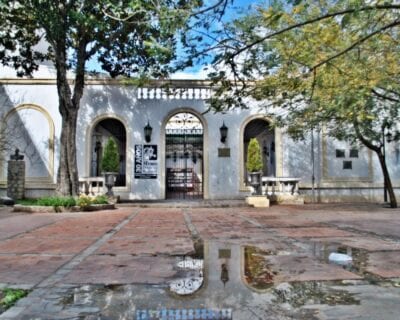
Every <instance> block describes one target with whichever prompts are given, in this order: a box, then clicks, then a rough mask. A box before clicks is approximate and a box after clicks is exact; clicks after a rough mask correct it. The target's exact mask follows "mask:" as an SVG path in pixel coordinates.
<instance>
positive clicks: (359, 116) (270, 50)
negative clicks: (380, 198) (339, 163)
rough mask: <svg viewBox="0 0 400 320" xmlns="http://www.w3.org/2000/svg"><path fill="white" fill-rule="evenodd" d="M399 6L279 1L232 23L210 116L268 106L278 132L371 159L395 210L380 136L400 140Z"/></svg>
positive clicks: (219, 61) (216, 76)
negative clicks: (334, 143)
mask: <svg viewBox="0 0 400 320" xmlns="http://www.w3.org/2000/svg"><path fill="white" fill-rule="evenodd" d="M396 10H398V5H391V4H385V3H383V2H382V4H381V2H380V1H378V2H376V4H374V5H369V6H368V5H366V4H365V3H364V2H362V1H335V2H332V1H296V3H295V4H294V5H293V6H291V7H290V8H288V7H285V6H283V5H282V4H281V5H280V4H279V3H278V1H276V2H275V3H274V6H272V7H270V8H267V9H262V8H261V9H259V10H258V11H256V12H253V13H252V14H251V15H249V16H247V17H245V18H244V19H241V20H238V21H235V22H233V24H232V25H231V26H230V33H231V35H230V37H229V39H225V41H220V44H221V43H222V44H223V45H224V50H223V51H221V50H220V52H219V54H218V55H217V56H216V59H215V64H216V65H221V64H222V65H223V66H225V67H226V66H229V71H230V76H231V77H232V80H229V81H228V80H226V77H227V74H228V73H227V71H225V70H220V71H219V72H214V73H213V74H211V77H212V79H213V81H214V83H215V84H217V85H218V86H217V88H216V96H215V97H214V98H213V99H211V101H210V102H211V107H212V108H214V110H216V111H223V110H226V109H229V108H235V107H246V102H247V101H246V99H245V97H252V98H255V99H257V100H263V101H266V103H265V106H266V107H268V108H269V109H268V110H270V111H271V108H274V109H273V111H272V113H273V114H274V116H275V118H276V124H277V125H281V126H287V128H288V132H289V133H290V134H291V135H292V136H294V137H297V138H304V134H305V132H307V131H310V130H312V129H314V128H316V127H320V126H322V127H324V130H325V133H326V134H327V135H329V136H331V137H334V138H337V139H340V140H347V141H350V142H351V143H361V144H362V145H364V146H366V147H367V148H369V149H370V150H372V151H373V152H375V153H376V155H377V156H378V159H379V161H380V164H381V168H382V172H383V176H384V181H385V185H386V186H387V188H388V191H389V196H390V205H391V207H397V202H396V198H395V195H394V191H393V187H392V184H391V180H390V176H389V172H388V169H387V166H386V163H385V161H384V160H385V159H384V150H383V147H384V139H385V133H386V132H390V133H391V136H392V139H393V140H399V139H400V134H399V130H398V128H397V127H396V125H395V124H396V122H398V121H399V120H400V115H399V102H400V78H399V71H400V70H399V65H398V61H399V58H400V56H399V54H400V52H399V40H400V39H399V33H398V29H397V27H398V26H399V25H400V20H399V19H398V14H397V11H396Z"/></svg>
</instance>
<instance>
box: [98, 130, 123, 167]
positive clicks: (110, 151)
mask: <svg viewBox="0 0 400 320" xmlns="http://www.w3.org/2000/svg"><path fill="white" fill-rule="evenodd" d="M101 170H102V171H103V172H118V171H119V154H118V149H117V144H116V142H115V140H114V139H113V138H109V139H108V140H107V143H106V146H105V147H104V152H103V158H102V159H101Z"/></svg>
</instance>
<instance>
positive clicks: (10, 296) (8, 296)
mask: <svg viewBox="0 0 400 320" xmlns="http://www.w3.org/2000/svg"><path fill="white" fill-rule="evenodd" d="M28 293H29V291H27V290H22V289H9V288H5V289H2V290H1V292H0V305H1V307H3V308H4V309H8V308H10V307H12V306H13V305H14V304H15V303H16V302H17V301H18V300H19V299H21V298H23V297H25V296H27V295H28Z"/></svg>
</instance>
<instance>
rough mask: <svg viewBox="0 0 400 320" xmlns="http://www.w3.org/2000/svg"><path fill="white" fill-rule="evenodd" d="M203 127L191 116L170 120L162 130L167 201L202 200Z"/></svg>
mask: <svg viewBox="0 0 400 320" xmlns="http://www.w3.org/2000/svg"><path fill="white" fill-rule="evenodd" d="M203 136H204V130H203V124H202V123H201V121H200V119H199V118H198V117H197V116H195V115H194V114H192V113H190V112H180V113H177V114H175V115H173V116H172V117H170V118H169V119H168V121H167V123H166V126H165V172H166V175H165V179H166V181H165V186H166V188H165V189H166V194H165V195H166V198H167V199H202V198H203V195H204V183H203V181H204V162H203V159H204V154H203Z"/></svg>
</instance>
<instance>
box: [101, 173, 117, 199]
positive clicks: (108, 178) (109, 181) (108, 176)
mask: <svg viewBox="0 0 400 320" xmlns="http://www.w3.org/2000/svg"><path fill="white" fill-rule="evenodd" d="M117 174H118V173H117V172H104V184H105V185H106V187H107V193H106V195H107V196H110V197H112V196H114V192H113V191H112V188H113V187H114V186H115V180H116V179H117Z"/></svg>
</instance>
